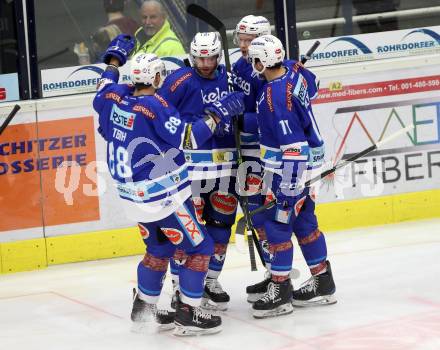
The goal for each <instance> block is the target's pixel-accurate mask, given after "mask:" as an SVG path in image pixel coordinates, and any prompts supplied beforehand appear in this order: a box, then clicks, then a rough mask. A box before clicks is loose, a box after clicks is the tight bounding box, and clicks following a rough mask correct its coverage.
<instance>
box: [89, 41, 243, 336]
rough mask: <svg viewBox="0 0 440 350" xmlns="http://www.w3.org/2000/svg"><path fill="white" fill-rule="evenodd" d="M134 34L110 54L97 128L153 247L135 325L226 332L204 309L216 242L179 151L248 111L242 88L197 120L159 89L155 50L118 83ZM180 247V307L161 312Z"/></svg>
mask: <svg viewBox="0 0 440 350" xmlns="http://www.w3.org/2000/svg"><path fill="white" fill-rule="evenodd" d="M133 46H134V40H133V39H132V38H131V37H129V36H125V35H119V36H118V37H116V38H115V39H114V40H113V41H112V42H111V43H110V46H109V48H108V49H107V51H106V53H105V55H104V62H105V63H107V64H108V66H107V68H106V70H105V72H104V73H103V74H102V78H101V80H100V82H99V85H98V92H97V94H96V97H95V99H94V101H93V107H94V109H95V110H96V111H97V112H98V114H99V128H98V131H99V132H100V134H101V135H102V136H103V138H104V139H105V140H106V141H107V163H108V168H109V172H110V174H111V176H112V177H113V179H114V180H115V182H116V188H117V190H118V192H119V197H120V198H121V200H122V205H123V208H124V210H125V211H126V213H127V215H128V217H129V218H131V219H133V220H135V221H137V222H138V226H139V229H140V232H141V235H142V237H143V240H144V242H145V244H146V246H147V248H146V254H145V256H144V258H143V260H142V262H141V263H139V266H138V290H137V293H136V294H135V298H134V302H133V309H132V314H131V318H132V320H133V321H134V322H135V323H141V322H144V321H147V320H148V319H150V318H153V319H155V321H156V322H157V323H158V324H159V327H160V328H161V329H169V328H173V327H174V325H175V326H176V330H175V333H176V334H177V335H191V334H206V333H215V332H218V331H220V327H221V319H220V317H218V316H213V315H211V314H208V313H206V312H204V311H203V310H202V309H201V308H200V306H199V305H200V303H201V298H202V295H203V288H204V285H203V281H204V278H205V276H206V273H207V270H208V263H209V259H210V257H211V255H212V253H213V250H214V247H213V241H212V239H211V238H210V237H209V235H207V233H206V229H205V227H204V225H203V224H202V223H201V222H199V221H198V220H197V217H196V213H195V208H194V206H193V203H192V201H191V200H190V195H191V188H190V181H189V178H188V171H187V166H186V162H185V157H184V154H183V152H182V151H181V149H189V150H192V149H195V148H197V146H198V145H201V144H204V143H206V142H207V140H209V139H210V138H212V136H213V133H217V132H219V131H221V130H222V129H223V128H224V127H225V125H226V124H228V123H229V122H230V117H231V116H233V115H236V114H238V113H241V112H242V111H243V107H244V106H243V102H242V101H241V99H242V97H241V96H239V95H237V94H238V93H232V94H229V95H225V96H224V97H223V98H222V99H220V100H219V101H217V102H215V103H213V104H208V105H207V106H205V107H206V108H205V110H204V111H202V112H201V115H200V116H198V117H197V118H194V122H193V123H191V122H187V121H183V120H182V119H181V118H180V115H179V113H178V111H177V110H176V109H175V108H174V107H173V106H172V105H171V104H170V103H168V102H167V101H166V100H165V99H164V98H163V97H161V96H160V95H158V94H157V93H156V89H158V88H159V87H160V86H161V85H162V82H163V79H164V74H165V65H164V63H163V62H162V61H161V60H160V59H159V58H158V57H157V56H156V55H154V54H145V53H140V54H138V55H136V56H135V57H133V59H132V61H131V67H130V77H131V80H132V82H133V85H126V84H118V83H117V82H118V78H119V71H118V67H119V66H121V65H123V64H125V62H126V60H127V56H128V54H129V53H130V51H131V50H132V49H133ZM176 248H179V249H182V250H183V251H185V253H186V255H187V259H186V262H185V264H184V265H183V266H181V269H180V271H179V273H180V291H181V293H180V298H179V300H178V301H177V309H176V313H175V314H174V313H173V312H168V311H166V310H158V309H157V307H156V303H157V301H158V298H159V295H160V293H161V289H162V281H163V279H164V277H165V273H166V270H167V266H168V261H169V258H170V257H171V256H172V255H173V253H174V250H175V249H176Z"/></svg>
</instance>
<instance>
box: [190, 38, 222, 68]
mask: <svg viewBox="0 0 440 350" xmlns="http://www.w3.org/2000/svg"><path fill="white" fill-rule="evenodd" d="M213 56H217V64H220V61H221V59H222V43H221V41H220V36H219V34H218V33H217V32H205V33H197V34H196V35H195V36H194V38H193V40H192V41H191V47H190V55H189V57H190V59H191V64H192V65H193V66H194V59H195V58H196V57H213Z"/></svg>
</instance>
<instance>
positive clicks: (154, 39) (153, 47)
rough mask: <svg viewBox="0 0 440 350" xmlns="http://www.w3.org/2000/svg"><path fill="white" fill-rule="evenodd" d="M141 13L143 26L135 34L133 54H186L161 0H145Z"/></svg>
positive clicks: (160, 55)
mask: <svg viewBox="0 0 440 350" xmlns="http://www.w3.org/2000/svg"><path fill="white" fill-rule="evenodd" d="M140 15H141V20H142V27H140V28H139V29H138V30H137V31H136V33H135V34H134V37H135V39H136V46H135V49H134V51H133V53H132V56H134V55H135V54H136V53H138V52H144V53H154V54H156V55H157V56H159V57H163V56H180V55H184V54H185V49H184V48H183V45H182V43H181V42H180V40H179V39H178V38H177V36H176V34H175V33H174V32H173V31H172V30H171V27H170V22H169V21H168V20H167V14H166V12H165V9H164V7H163V6H162V4H161V3H160V2H159V1H156V0H148V1H145V2H143V3H142V6H141V8H140Z"/></svg>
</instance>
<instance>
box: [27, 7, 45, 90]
mask: <svg viewBox="0 0 440 350" xmlns="http://www.w3.org/2000/svg"><path fill="white" fill-rule="evenodd" d="M26 13H27V29H28V31H27V33H28V50H29V51H28V55H29V73H30V82H31V98H32V99H38V98H40V97H41V82H40V74H39V69H40V67H39V62H38V55H37V34H36V28H35V5H34V0H26Z"/></svg>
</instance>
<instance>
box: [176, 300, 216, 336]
mask: <svg viewBox="0 0 440 350" xmlns="http://www.w3.org/2000/svg"><path fill="white" fill-rule="evenodd" d="M176 306H177V310H176V317H175V319H174V324H175V326H176V328H175V330H174V334H175V335H204V334H213V333H217V332H220V331H221V324H222V319H221V318H220V316H214V315H212V314H210V313H208V312H206V311H204V310H203V309H202V308H201V307H200V306H199V307H194V306H191V305H188V304H185V303H183V302H182V301H180V300H179V299H178V301H177V304H176Z"/></svg>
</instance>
